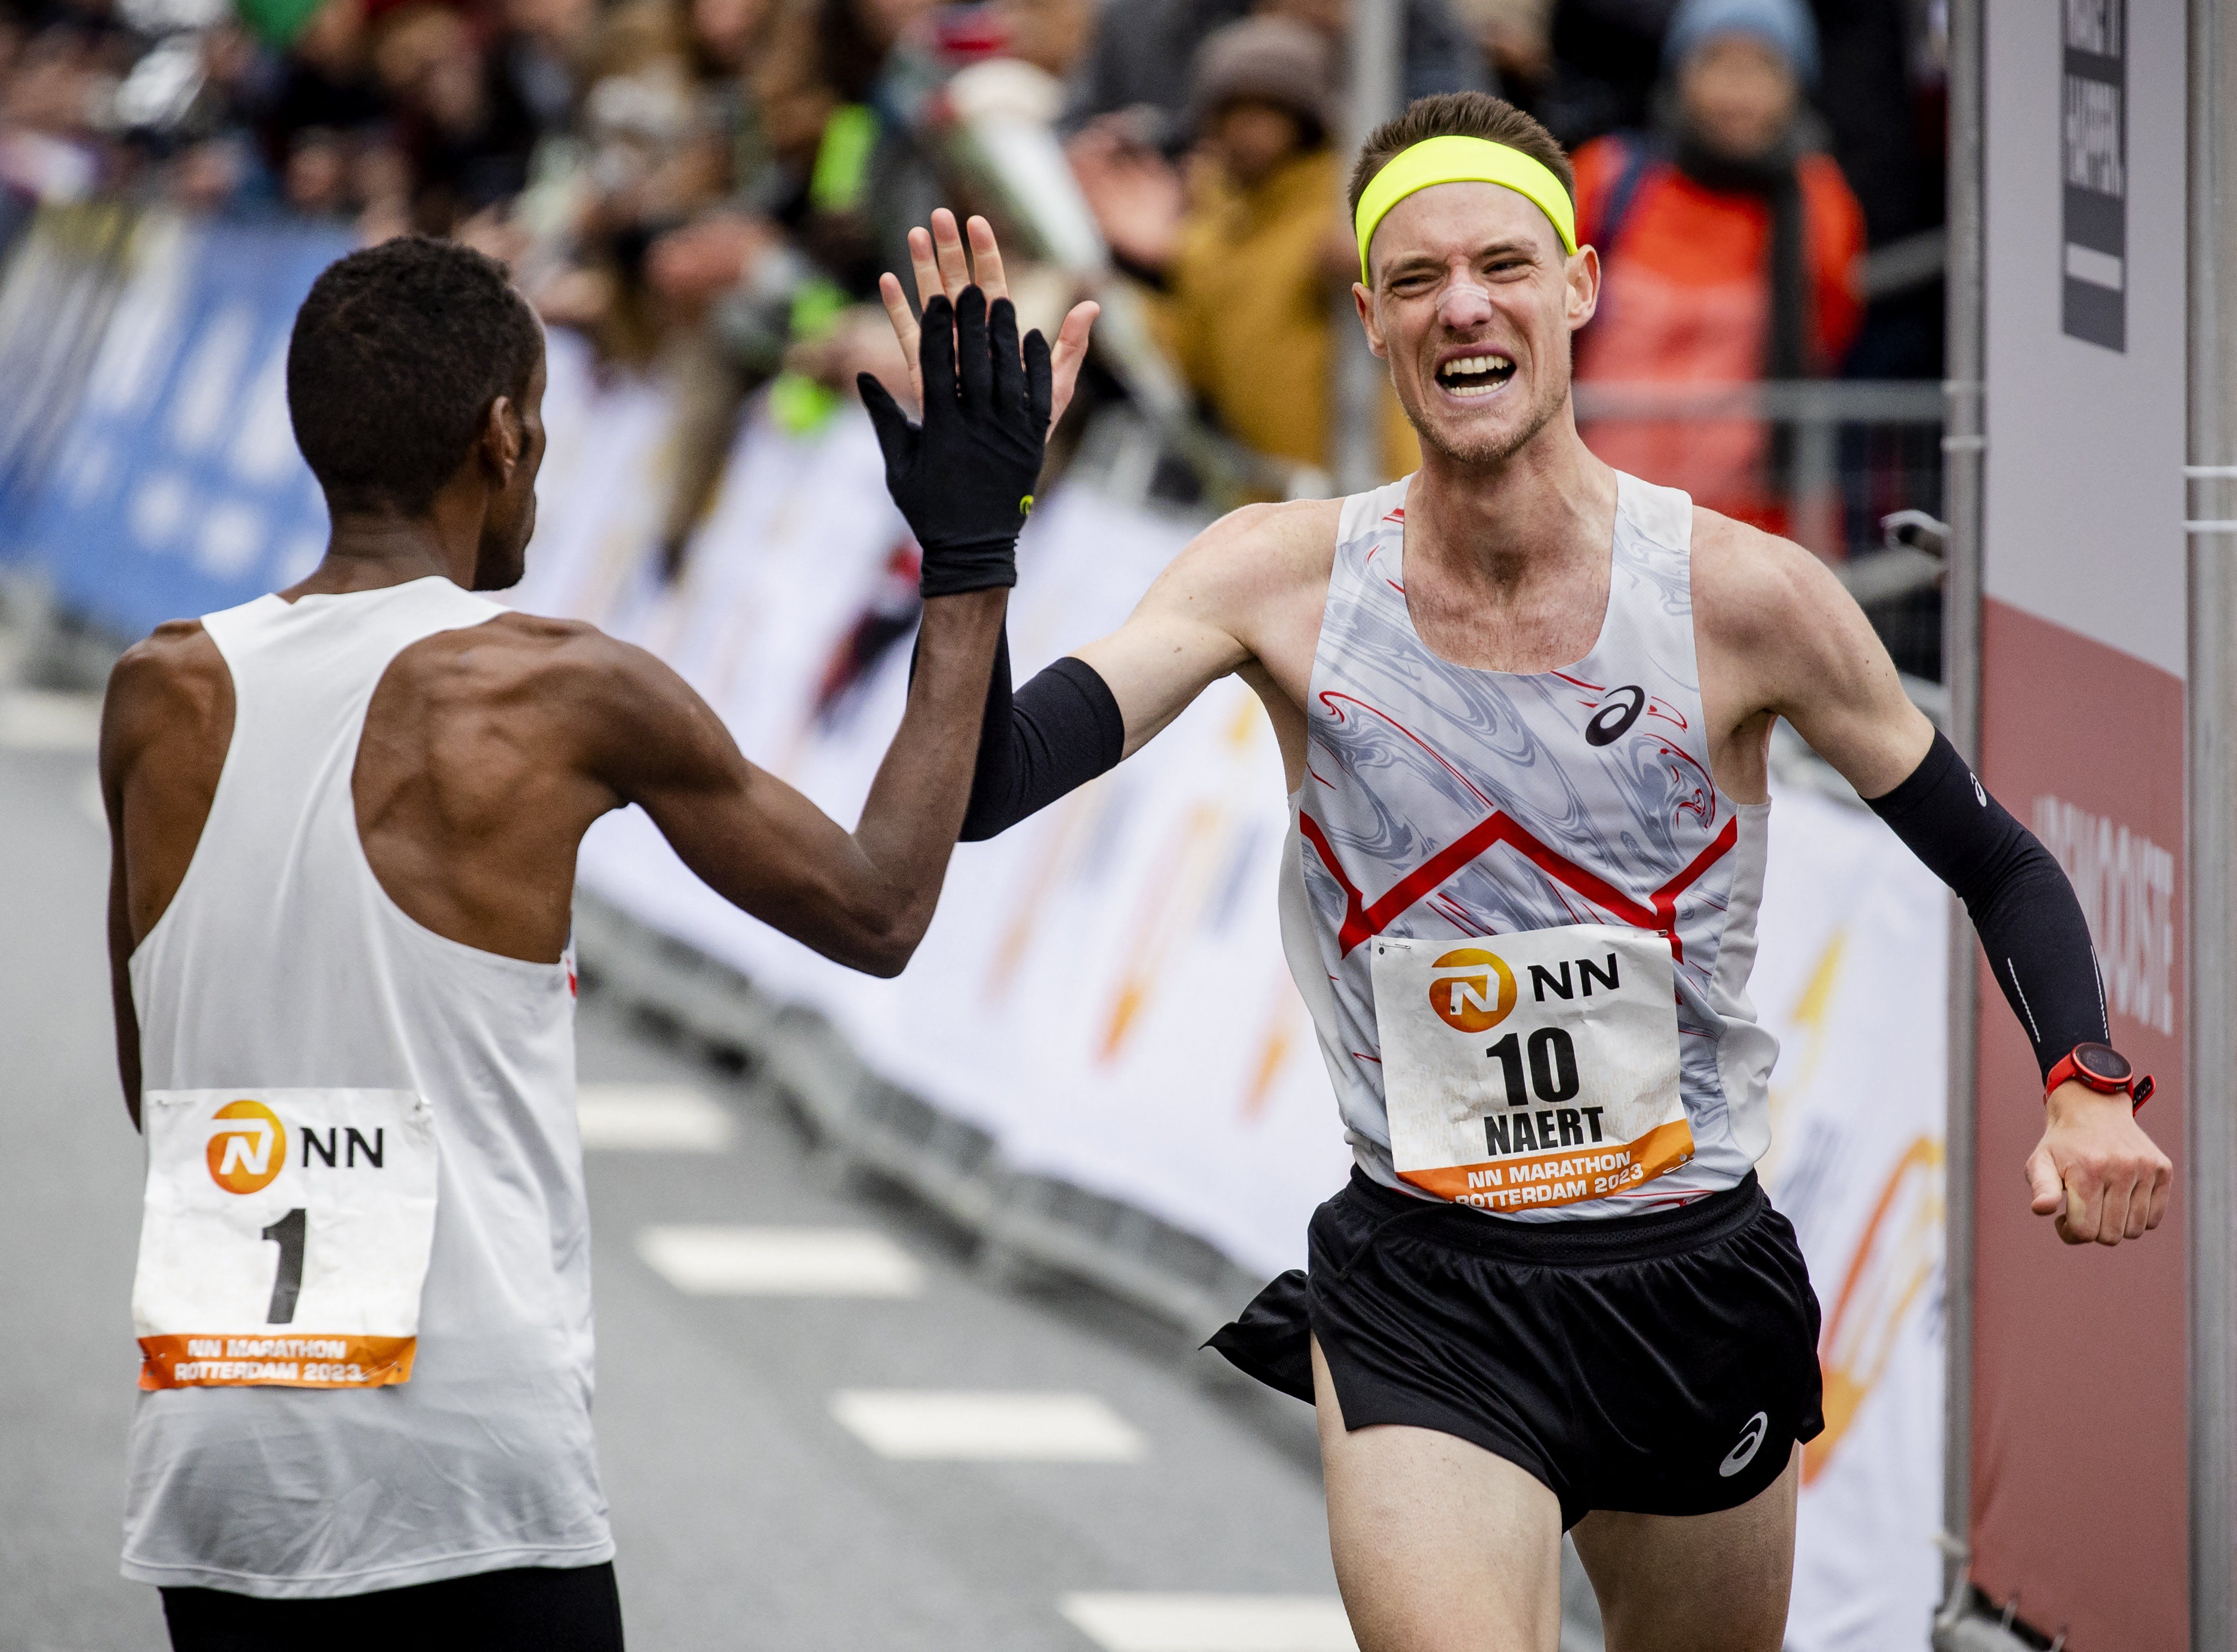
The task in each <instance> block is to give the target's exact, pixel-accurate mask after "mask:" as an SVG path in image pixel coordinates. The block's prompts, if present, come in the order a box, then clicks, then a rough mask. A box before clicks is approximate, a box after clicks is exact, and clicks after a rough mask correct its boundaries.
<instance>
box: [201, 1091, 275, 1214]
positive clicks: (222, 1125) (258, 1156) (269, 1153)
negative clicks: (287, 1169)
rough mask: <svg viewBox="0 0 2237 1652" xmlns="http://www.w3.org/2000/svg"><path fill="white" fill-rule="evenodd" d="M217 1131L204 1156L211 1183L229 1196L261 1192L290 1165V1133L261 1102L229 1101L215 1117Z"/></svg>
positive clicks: (213, 1118)
mask: <svg viewBox="0 0 2237 1652" xmlns="http://www.w3.org/2000/svg"><path fill="white" fill-rule="evenodd" d="M212 1120H213V1122H215V1123H216V1124H217V1125H218V1129H216V1131H215V1132H214V1133H213V1134H212V1135H211V1136H210V1139H209V1146H208V1149H205V1150H204V1156H205V1157H206V1158H207V1159H208V1161H209V1173H210V1180H211V1181H214V1182H216V1183H217V1185H218V1186H219V1187H221V1188H224V1189H225V1190H226V1191H227V1192H228V1193H242V1194H247V1193H261V1192H262V1191H263V1190H264V1189H265V1188H267V1187H269V1186H271V1185H272V1179H273V1178H274V1176H276V1175H279V1174H280V1169H281V1168H282V1167H283V1166H284V1165H286V1164H287V1127H286V1126H285V1125H283V1124H281V1123H280V1116H279V1115H278V1114H277V1113H274V1111H273V1110H272V1109H270V1108H268V1107H267V1106H265V1105H264V1103H263V1102H249V1101H241V1102H227V1103H226V1104H225V1105H224V1106H223V1107H221V1108H219V1109H217V1111H216V1112H215V1113H214V1114H213V1115H212Z"/></svg>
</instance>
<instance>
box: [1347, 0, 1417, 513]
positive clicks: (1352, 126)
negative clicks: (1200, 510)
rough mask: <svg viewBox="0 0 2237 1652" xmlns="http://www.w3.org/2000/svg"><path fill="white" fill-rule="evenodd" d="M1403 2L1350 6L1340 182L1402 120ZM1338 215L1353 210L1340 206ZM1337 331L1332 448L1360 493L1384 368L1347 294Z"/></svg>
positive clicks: (1368, 470)
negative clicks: (1373, 136) (1381, 130)
mask: <svg viewBox="0 0 2237 1652" xmlns="http://www.w3.org/2000/svg"><path fill="white" fill-rule="evenodd" d="M1404 28H1405V20H1404V15H1403V11H1402V0H1351V40H1350V43H1349V48H1348V49H1347V51H1346V56H1347V58H1348V59H1349V68H1350V76H1351V79H1350V83H1349V98H1348V100H1347V102H1346V108H1345V111H1344V113H1345V117H1346V118H1345V122H1344V128H1345V130H1344V137H1345V140H1346V142H1345V143H1344V148H1343V153H1344V157H1345V162H1346V164H1345V165H1344V166H1343V168H1342V172H1343V180H1342V181H1339V182H1338V184H1337V188H1343V181H1348V180H1349V177H1350V175H1351V168H1350V165H1349V161H1350V160H1351V158H1352V157H1353V156H1356V155H1358V153H1359V146H1360V145H1361V144H1363V143H1364V142H1367V135H1368V134H1369V133H1370V132H1372V131H1374V130H1375V128H1376V127H1378V126H1380V125H1382V123H1383V122H1385V121H1387V120H1389V118H1390V117H1391V116H1392V115H1396V114H1397V113H1398V109H1399V100H1400V97H1401V95H1402V92H1403V89H1404V80H1403V77H1402V76H1403V69H1404V62H1405V35H1404ZM1338 209H1339V210H1340V211H1343V210H1348V208H1346V207H1343V206H1341V205H1340V206H1339V208H1338ZM1332 323H1333V326H1334V327H1335V332H1336V348H1335V349H1334V350H1333V351H1331V352H1330V355H1331V357H1332V359H1331V361H1330V373H1331V375H1332V376H1333V378H1334V379H1335V384H1334V385H1333V389H1334V391H1335V394H1334V395H1333V396H1331V397H1330V414H1331V417H1332V421H1333V424H1334V429H1333V430H1332V431H1330V443H1329V451H1330V460H1331V466H1332V468H1333V470H1334V471H1335V473H1336V477H1335V479H1336V491H1337V492H1338V493H1363V492H1365V491H1366V490H1368V489H1369V488H1372V487H1376V486H1377V485H1379V484H1381V483H1382V479H1383V477H1382V418H1381V413H1382V386H1383V384H1384V383H1385V381H1386V374H1385V372H1384V371H1383V366H1382V363H1381V362H1379V361H1377V360H1376V359H1375V354H1374V352H1372V351H1370V350H1369V349H1368V347H1367V335H1366V334H1365V333H1363V332H1361V331H1360V326H1359V319H1358V313H1357V312H1356V310H1355V308H1354V307H1353V305H1352V300H1351V293H1350V292H1349V289H1347V290H1346V291H1345V292H1344V293H1343V295H1342V296H1341V297H1340V298H1338V299H1336V306H1335V314H1334V316H1333V317H1332Z"/></svg>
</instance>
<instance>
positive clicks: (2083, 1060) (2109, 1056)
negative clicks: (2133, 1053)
mask: <svg viewBox="0 0 2237 1652" xmlns="http://www.w3.org/2000/svg"><path fill="white" fill-rule="evenodd" d="M2074 1064H2075V1066H2076V1067H2079V1068H2080V1069H2081V1070H2082V1072H2083V1073H2084V1074H2085V1075H2086V1076H2089V1077H2090V1078H2094V1079H2095V1080H2096V1081H2097V1082H2098V1083H2101V1084H2108V1085H2115V1084H2125V1083H2128V1075H2129V1074H2130V1073H2133V1072H2134V1071H2135V1068H2134V1067H2132V1066H2130V1065H2129V1064H2128V1057H2127V1056H2123V1055H2122V1053H2121V1052H2120V1051H2119V1050H2115V1049H2114V1048H2113V1047H2112V1045H2110V1044H2076V1045H2075V1047H2074Z"/></svg>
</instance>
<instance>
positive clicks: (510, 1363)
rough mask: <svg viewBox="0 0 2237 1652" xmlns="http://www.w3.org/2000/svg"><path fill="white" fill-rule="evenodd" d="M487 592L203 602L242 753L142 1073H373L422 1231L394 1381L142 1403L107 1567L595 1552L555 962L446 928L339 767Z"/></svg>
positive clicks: (585, 1240)
mask: <svg viewBox="0 0 2237 1652" xmlns="http://www.w3.org/2000/svg"><path fill="white" fill-rule="evenodd" d="M504 611H505V610H504V609H500V608H499V607H498V606H497V604H495V603H493V602H487V601H485V600H484V599H483V598H481V597H478V596H472V595H471V594H469V593H468V592H466V591H464V590H461V589H459V587H458V586H456V585H454V584H452V582H450V581H448V580H446V579H441V578H428V579H421V580H415V581H413V582H411V583H409V584H405V585H397V586H392V587H389V588H387V589H382V590H377V591H363V592H357V593H353V594H351V595H348V596H306V597H303V598H301V599H300V601H298V602H294V604H292V605H290V604H288V603H287V602H282V601H280V599H279V598H278V597H276V596H265V597H261V598H259V599H258V600H257V601H255V602H250V603H247V604H246V605H244V606H242V607H240V608H236V609H228V610H227V611H226V612H224V613H221V614H213V615H208V617H207V618H206V619H205V620H204V621H203V622H202V623H203V626H204V628H205V629H207V631H208V634H209V636H210V638H211V640H212V641H213V642H215V643H216V644H217V647H218V650H219V652H220V653H221V654H222V655H224V656H225V661H226V665H227V668H228V670H229V671H230V672H231V674H232V677H233V690H234V706H235V710H234V727H233V739H232V743H231V745H230V746H229V747H228V750H227V752H226V756H225V767H224V769H223V771H222V773H221V778H220V779H219V781H218V787H217V793H216V796H215V798H214V800H213V801H212V803H211V806H210V812H209V819H208V824H207V825H205V826H203V828H202V834H201V842H200V844H199V845H198V846H196V848H195V854H194V859H193V862H192V864H191V865H189V866H188V871H187V875H186V878H185V879H184V881H182V882H181V885H180V886H179V890H178V893H177V894H176V896H175V897H174V898H173V899H172V902H171V905H170V906H169V908H168V910H167V911H166V912H164V914H163V916H162V919H161V921H159V922H158V923H157V924H156V925H155V929H154V930H153V931H150V932H149V934H148V937H147V938H146V939H145V940H143V941H142V943H141V944H140V946H139V948H138V950H137V951H135V952H134V954H133V956H132V961H131V977H132V991H133V999H134V1003H135V1005H136V1007H137V1009H138V1011H139V1019H140V1041H141V1061H142V1076H143V1088H144V1089H146V1090H148V1091H150V1092H153V1091H156V1090H193V1089H214V1088H221V1087H226V1086H240V1087H244V1088H252V1087H253V1088H261V1089H270V1088H277V1087H284V1086H301V1087H351V1086H354V1087H363V1088H366V1089H398V1090H410V1091H413V1092H416V1093H417V1094H418V1095H419V1096H423V1097H425V1098H426V1101H427V1102H428V1103H429V1104H430V1105H431V1107H432V1115H433V1122H434V1135H435V1144H436V1154H437V1173H436V1188H437V1202H436V1214H435V1227H434V1237H433V1241H432V1253H431V1255H430V1260H429V1264H428V1270H427V1276H426V1287H425V1290H424V1293H423V1294H422V1296H421V1299H420V1309H419V1347H418V1353H417V1359H416V1361H415V1363H414V1365H413V1367H412V1375H411V1379H410V1380H409V1381H407V1382H405V1383H402V1384H400V1385H396V1386H392V1387H383V1388H370V1389H360V1390H340V1391H320V1390H316V1389H306V1388H292V1387H277V1386H263V1387H195V1388H171V1389H162V1390H158V1391H155V1392H142V1394H141V1396H140V1399H139V1407H138V1410H137V1412H136V1413H135V1416H134V1418H133V1424H132V1432H131V1439H130V1444H129V1467H128V1481H129V1484H128V1491H127V1502H126V1510H125V1519H124V1566H123V1570H124V1575H125V1576H128V1577H130V1578H134V1579H136V1580H138V1581H140V1582H142V1583H155V1584H162V1585H200V1586H203V1587H208V1588H214V1589H232V1590H234V1591H236V1592H240V1593H246V1594H251V1595H261V1596H329V1595H348V1594H356V1593H359V1592H361V1591H364V1590H367V1589H390V1588H397V1587H400V1586H403V1585H406V1584H411V1583H426V1582H430V1581H432V1580H434V1579H437V1578H441V1577H448V1576H462V1575H465V1574H468V1573H472V1572H480V1571H488V1570H495V1569H497V1568H499V1567H506V1566H522V1565H545V1566H572V1565H592V1564H596V1563H598V1562H600V1561H602V1560H605V1559H607V1558H609V1557H611V1555H612V1553H613V1541H612V1538H611V1537H610V1535H609V1533H608V1530H607V1526H606V1507H605V1499H604V1495H603V1493H602V1492H601V1491H600V1490H599V1486H598V1471H597V1458H596V1454H595V1450H594V1446H593V1443H592V1439H591V1260H590V1231H589V1225H588V1220H587V1216H586V1214H585V1211H584V1194H583V1160H582V1145H581V1141H580V1138H579V1136H578V1135H577V1126H576V1117H575V1046H574V971H573V964H572V957H571V955H570V957H569V958H568V959H567V960H566V961H563V962H561V963H558V964H533V963H527V962H525V961H523V960H520V959H518V958H504V957H500V956H498V954H495V953H492V952H485V951H478V950H477V949H476V948H473V947H470V946H465V945H463V944H459V943H458V942H456V941H452V940H446V939H445V938H443V937H441V936H439V935H437V934H435V933H434V932H433V931H431V930H428V929H426V928H424V927H422V926H421V925H419V924H417V923H415V922H413V921H412V919H411V918H407V917H406V915H405V914H404V912H402V911H401V910H400V909H399V907H398V906H397V905H396V904H395V902H393V900H391V899H390V898H389V897H388V895H387V893H386V891H384V890H383V889H382V888H381V886H380V885H379V881H378V880H377V879H375V878H374V877H373V870H372V868H371V866H370V865H367V863H366V858H365V852H364V849H363V847H362V846H361V845H360V841H359V839H358V833H357V819H356V808H355V805H354V803H353V799H352V796H351V775H352V773H353V770H354V768H355V767H356V761H357V750H358V741H359V736H360V733H361V731H362V730H363V728H364V726H365V715H366V706H367V705H368V704H369V702H370V701H372V698H373V689H374V688H375V687H376V685H378V683H379V681H380V678H381V674H382V673H383V672H384V671H385V670H386V668H387V667H388V664H389V662H390V661H392V660H393V659H394V658H395V657H396V655H398V654H399V652H401V651H402V650H403V649H404V648H407V647H409V646H410V645H411V644H412V643H413V642H418V641H419V640H420V639H421V638H423V637H426V636H430V635H434V634H435V633H437V632H439V631H446V630H452V629H459V628H461V627H465V626H472V625H478V624H480V623H482V622H484V621H485V620H488V619H490V618H492V617H493V616H495V615H498V614H500V613H503V612H504Z"/></svg>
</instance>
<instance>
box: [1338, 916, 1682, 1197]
mask: <svg viewBox="0 0 2237 1652" xmlns="http://www.w3.org/2000/svg"><path fill="white" fill-rule="evenodd" d="M1372 946H1373V948H1374V951H1373V955H1372V957H1371V958H1370V961H1369V962H1370V967H1371V969H1372V971H1373V975H1374V981H1375V1020H1376V1030H1377V1032H1378V1034H1379V1035H1380V1037H1381V1040H1382V1088H1383V1100H1384V1103H1385V1107H1386V1110H1387V1111H1388V1113H1389V1120H1390V1155H1391V1160H1392V1162H1393V1164H1394V1165H1395V1167H1396V1169H1397V1172H1398V1175H1399V1177H1400V1178H1401V1179H1402V1181H1408V1182H1410V1183H1412V1184H1413V1185H1414V1186H1415V1187H1417V1188H1421V1189H1422V1190H1423V1191H1424V1192H1426V1193H1433V1194H1435V1195H1437V1196H1438V1197H1440V1198H1442V1199H1450V1200H1453V1201H1455V1202H1457V1203H1461V1204H1468V1205H1475V1206H1478V1207H1480V1208H1483V1209H1487V1210H1526V1209H1532V1208H1545V1207H1547V1206H1553V1205H1566V1204H1574V1203H1577V1202H1579V1201H1582V1200H1588V1199H1604V1198H1607V1197H1608V1196H1609V1195H1613V1194H1621V1193H1626V1192H1628V1191H1630V1190H1631V1189H1632V1188H1637V1187H1639V1186H1640V1185H1641V1184H1643V1183H1645V1182H1647V1181H1652V1180H1653V1179H1654V1178H1655V1177H1657V1176H1659V1175H1663V1174H1664V1173H1666V1172H1667V1171H1670V1170H1674V1169H1676V1168H1678V1167H1679V1165H1681V1164H1684V1163H1686V1162H1687V1161H1688V1160H1690V1159H1691V1158H1692V1157H1693V1129H1692V1127H1691V1125H1689V1124H1688V1123H1687V1122H1686V1109H1685V1104H1684V1101H1683V1098H1682V1091H1681V1088H1680V1085H1679V1072H1678V1006H1677V991H1676V986H1677V984H1676V980H1675V977H1674V973H1673V966H1672V964H1671V959H1670V943H1669V942H1668V941H1667V940H1666V939H1664V938H1662V937H1660V936H1659V935H1653V934H1649V933H1646V932H1645V931H1639V930H1629V929H1617V928H1613V927H1611V926H1607V925H1598V924H1577V925H1567V926H1565V927H1563V928H1560V929H1548V930H1529V931H1523V932H1521V933H1518V934H1514V935H1494V936H1486V937H1484V938H1481V939H1480V940H1474V941H1462V942H1457V943H1455V942H1453V941H1425V940H1410V939H1405V938H1394V937H1377V938H1376V939H1375V940H1374V942H1373V943H1372Z"/></svg>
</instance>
